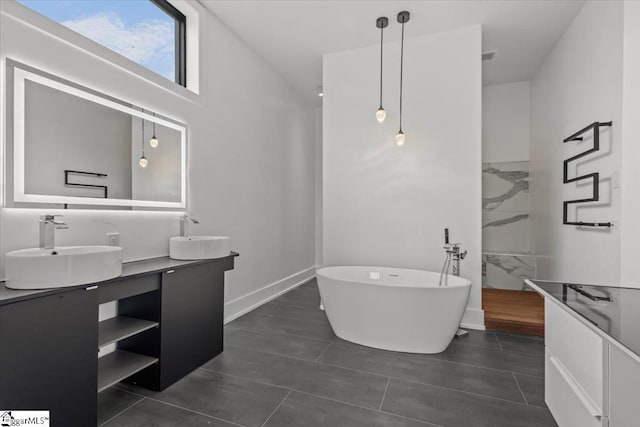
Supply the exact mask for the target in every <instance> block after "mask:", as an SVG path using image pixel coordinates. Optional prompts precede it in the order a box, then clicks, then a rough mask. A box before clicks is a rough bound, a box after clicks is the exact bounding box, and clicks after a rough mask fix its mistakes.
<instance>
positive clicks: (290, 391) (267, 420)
mask: <svg viewBox="0 0 640 427" xmlns="http://www.w3.org/2000/svg"><path fill="white" fill-rule="evenodd" d="M292 392H293V390H289V392H288V393H287V395H286V396H285V397H284V399H282V400H281V401H280V403H278V406H276V409H274V410H273V412H271V414H270V415H269V416H268V417H267V419H266V420H264V422H263V423H262V424H261V425H260V426H261V427H264V426H265V425H267V422H269V420H270V419H271V417H273V414H275V413H276V412H277V411H278V409H280V407H281V406H282V404H283V403H284V401H285V400H287V398H288V397H289V395H291V393H292Z"/></svg>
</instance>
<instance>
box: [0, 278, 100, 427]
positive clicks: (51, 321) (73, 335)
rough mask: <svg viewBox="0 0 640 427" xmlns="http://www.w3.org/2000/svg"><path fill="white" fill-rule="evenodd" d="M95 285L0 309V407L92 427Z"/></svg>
mask: <svg viewBox="0 0 640 427" xmlns="http://www.w3.org/2000/svg"><path fill="white" fill-rule="evenodd" d="M97 319H98V292H97V289H96V288H95V287H89V288H87V289H84V288H82V289H79V290H73V291H69V292H63V293H59V294H54V295H48V296H42V297H36V298H32V299H29V300H24V301H20V302H16V303H12V304H6V305H2V306H1V307H0V339H1V340H2V341H1V342H0V407H1V408H0V409H5V410H7V409H14V410H49V416H50V420H51V425H52V426H68V427H76V426H77V427H87V426H91V425H95V424H96V416H97V413H96V411H97V409H96V407H97V394H96V388H97V370H96V357H97V354H98V324H97Z"/></svg>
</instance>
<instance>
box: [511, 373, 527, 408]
mask: <svg viewBox="0 0 640 427" xmlns="http://www.w3.org/2000/svg"><path fill="white" fill-rule="evenodd" d="M511 374H512V375H513V379H514V380H516V385H517V386H518V390H520V394H522V398H523V399H524V403H526V404H527V405H529V402H528V401H527V396H525V395H524V391H523V390H522V387H520V381H518V377H516V374H515V372H512V373H511Z"/></svg>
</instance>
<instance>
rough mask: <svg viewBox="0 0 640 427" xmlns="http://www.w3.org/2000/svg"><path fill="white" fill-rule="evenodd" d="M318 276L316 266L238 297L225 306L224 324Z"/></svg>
mask: <svg viewBox="0 0 640 427" xmlns="http://www.w3.org/2000/svg"><path fill="white" fill-rule="evenodd" d="M315 275H316V266H315V265H314V266H313V267H309V268H307V269H305V270H302V271H299V272H297V273H294V274H292V275H291V276H288V277H285V278H284V279H281V280H278V281H277V282H273V283H270V284H268V285H266V286H263V287H262V288H260V289H256V290H255V291H253V292H250V293H248V294H246V295H243V296H241V297H238V298H236V299H234V300H232V301H229V302H227V303H225V305H224V323H225V324H227V323H229V322H231V321H232V320H235V319H237V318H238V317H240V316H242V315H243V314H247V313H248V312H250V311H252V310H255V309H256V308H258V307H260V306H261V305H263V304H266V303H268V302H269V301H271V300H273V299H275V298H278V297H279V296H280V295H282V294H284V293H286V292H289V291H290V290H291V289H294V288H297V287H298V286H300V285H302V284H303V283H305V282H308V281H309V280H311V279H313V278H314V277H315Z"/></svg>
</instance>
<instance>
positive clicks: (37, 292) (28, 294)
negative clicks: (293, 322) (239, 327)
mask: <svg viewBox="0 0 640 427" xmlns="http://www.w3.org/2000/svg"><path fill="white" fill-rule="evenodd" d="M237 256H238V253H237V252H231V253H230V254H229V255H227V256H226V257H222V258H213V259H201V260H190V261H180V260H176V259H171V258H169V257H168V256H165V257H159V258H149V259H144V260H141V261H132V262H125V263H123V264H122V274H121V275H120V276H118V277H114V278H113V279H109V280H105V281H103V282H96V283H85V284H82V285H78V286H69V287H66V288H52V289H9V288H7V287H6V286H5V283H4V282H0V306H1V305H5V304H11V303H14V302H18V301H23V300H26V299H31V298H35V297H41V296H47V295H54V294H59V293H62V292H69V291H73V290H76V289H81V288H83V287H86V286H87V285H104V284H108V283H110V282H115V281H118V280H119V279H123V278H126V277H133V276H142V275H145V274H154V273H160V272H162V271H165V270H171V269H176V268H182V267H187V266H190V265H196V264H204V263H207V262H215V261H219V260H222V259H225V258H228V257H237Z"/></svg>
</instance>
